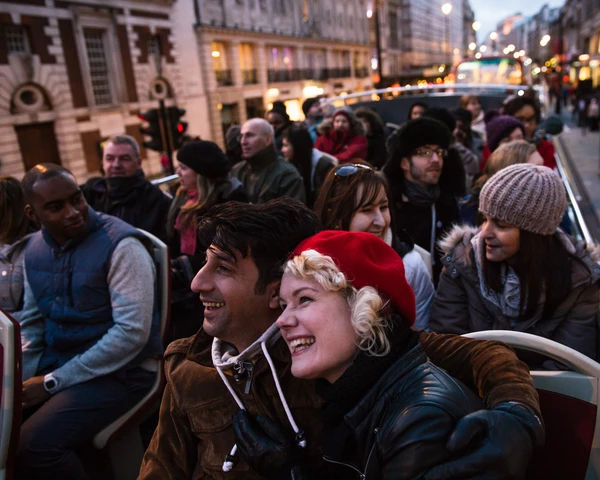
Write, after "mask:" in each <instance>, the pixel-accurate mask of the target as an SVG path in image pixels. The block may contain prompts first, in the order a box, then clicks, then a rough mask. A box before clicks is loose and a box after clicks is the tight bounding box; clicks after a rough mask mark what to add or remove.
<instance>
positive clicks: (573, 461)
mask: <svg viewBox="0 0 600 480" xmlns="http://www.w3.org/2000/svg"><path fill="white" fill-rule="evenodd" d="M465 336H466V337H471V338H479V339H485V340H497V341H500V342H504V343H506V344H507V345H510V346H512V347H514V348H517V349H521V350H528V351H531V352H536V353H539V354H542V355H545V356H547V357H549V358H552V359H554V360H557V361H559V362H561V363H562V364H564V365H566V366H567V367H568V368H570V369H572V370H573V371H542V370H532V371H531V376H532V378H533V381H534V384H535V386H536V388H537V390H538V393H539V396H540V407H541V410H542V417H543V420H544V425H545V427H546V444H545V446H544V447H543V448H542V449H540V451H537V452H534V455H533V458H532V460H531V464H530V466H529V469H528V475H527V478H528V479H545V480H548V479H561V480H562V479H567V478H568V479H569V480H580V479H581V480H583V479H585V480H593V479H599V478H600V418H599V416H598V395H599V392H598V388H599V379H600V364H599V363H597V362H595V361H594V360H592V359H590V358H589V357H587V356H585V355H583V354H582V353H580V352H578V351H576V350H573V349H572V348H569V347H567V346H565V345H562V344H560V343H557V342H554V341H552V340H549V339H547V338H543V337H539V336H537V335H531V334H528V333H523V332H514V331H509V330H486V331H481V332H472V333H468V334H465Z"/></svg>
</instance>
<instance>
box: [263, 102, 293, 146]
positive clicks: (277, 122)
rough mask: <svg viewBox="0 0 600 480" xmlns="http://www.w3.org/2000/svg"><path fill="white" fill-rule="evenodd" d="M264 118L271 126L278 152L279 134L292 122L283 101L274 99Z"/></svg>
mask: <svg viewBox="0 0 600 480" xmlns="http://www.w3.org/2000/svg"><path fill="white" fill-rule="evenodd" d="M265 118H266V119H267V122H269V123H270V124H271V126H272V127H273V132H274V134H275V148H276V149H277V152H279V153H280V152H281V135H282V134H283V131H284V130H285V129H286V128H288V127H289V126H290V124H291V123H292V122H291V120H290V116H289V115H288V113H287V108H286V106H285V103H283V102H282V101H281V100H276V101H274V102H273V108H272V109H271V110H269V111H268V112H267V114H266V116H265Z"/></svg>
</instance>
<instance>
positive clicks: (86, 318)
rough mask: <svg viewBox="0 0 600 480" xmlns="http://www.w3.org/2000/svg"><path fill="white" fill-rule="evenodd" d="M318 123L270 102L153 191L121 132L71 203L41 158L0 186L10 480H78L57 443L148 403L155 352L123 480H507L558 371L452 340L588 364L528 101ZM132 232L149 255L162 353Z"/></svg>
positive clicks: (540, 432)
mask: <svg viewBox="0 0 600 480" xmlns="http://www.w3.org/2000/svg"><path fill="white" fill-rule="evenodd" d="M326 105H327V104H326V103H324V102H323V101H321V99H318V98H311V99H308V100H306V101H305V102H304V105H303V108H302V109H303V112H304V114H305V117H306V120H305V121H304V122H291V121H290V118H289V116H288V114H287V112H286V110H285V104H284V103H283V102H275V103H274V104H273V109H272V110H271V111H269V112H268V113H267V115H266V116H265V119H262V118H252V119H249V120H248V121H246V122H245V123H244V124H243V125H240V126H235V127H233V128H231V129H230V131H228V132H227V149H226V152H224V151H223V150H222V149H221V148H220V147H219V146H218V145H217V144H215V143H213V142H210V141H205V140H200V139H194V140H191V141H189V142H188V143H186V144H185V145H183V146H182V147H181V148H180V149H179V150H178V151H177V154H176V158H177V169H176V173H177V174H178V176H179V185H178V187H177V188H176V189H175V190H173V191H172V192H171V193H169V194H168V193H166V192H164V191H163V190H161V189H159V188H158V187H156V186H154V185H152V183H151V182H149V181H148V179H147V178H146V176H145V175H144V172H143V170H142V163H141V158H140V151H139V147H138V145H137V143H136V141H135V140H134V139H133V138H132V137H129V136H127V135H119V136H115V137H111V138H109V139H107V141H106V142H105V144H104V150H103V161H102V173H103V176H102V177H97V178H92V179H90V180H88V181H87V182H86V183H85V184H84V185H81V186H80V185H78V184H77V182H76V179H75V178H74V176H73V175H72V173H71V172H69V171H68V170H67V169H65V168H63V167H61V166H58V165H54V164H39V165H36V166H35V167H33V168H32V169H31V170H30V171H28V172H27V173H26V174H25V176H24V178H23V179H22V180H21V181H18V180H16V179H14V178H9V177H4V178H0V212H2V218H3V220H4V221H3V222H2V226H1V227H0V263H1V264H2V267H3V273H2V276H1V277H0V291H1V292H2V295H1V296H0V308H2V309H3V310H5V311H6V312H8V313H10V314H11V315H12V316H13V317H14V318H15V319H16V320H17V321H18V322H19V323H20V325H21V332H22V350H23V351H22V354H23V409H24V410H23V423H22V427H21V436H20V442H19V452H18V457H17V471H18V474H19V478H30V479H37V478H59V477H60V478H66V479H71V478H73V479H84V478H89V476H88V472H86V470H85V466H84V464H83V463H82V461H81V459H80V458H79V457H78V455H77V450H78V448H79V447H80V446H81V445H82V444H85V443H86V442H89V441H90V440H91V438H92V437H93V435H94V434H95V433H96V432H97V431H99V430H100V429H101V428H103V427H104V426H105V425H107V424H108V423H110V422H111V421H112V420H114V419H115V418H117V417H118V416H119V415H120V414H122V413H123V412H124V411H126V410H127V409H129V408H130V407H131V406H132V405H134V404H135V403H136V402H137V401H138V400H139V399H140V398H141V397H142V396H143V395H144V393H145V392H147V391H148V390H149V388H150V385H151V384H152V382H153V381H154V378H155V373H156V371H157V368H161V366H162V364H161V362H160V358H161V355H163V351H164V357H163V358H164V369H165V374H166V379H167V381H166V387H165V390H164V394H163V397H162V402H161V407H160V411H159V416H158V423H157V426H156V429H155V431H154V435H153V436H152V439H151V441H150V444H149V446H148V449H147V451H146V454H145V456H144V460H143V463H142V465H141V469H140V473H139V478H140V479H144V480H150V479H168V478H172V479H185V478H190V479H191V478H197V477H200V478H240V479H241V478H244V479H250V478H273V479H276V478H277V479H278V478H354V477H356V478H394V479H396V478H407V479H408V478H421V477H423V476H424V478H428V479H444V478H456V477H457V476H459V475H464V476H473V475H476V474H477V472H487V473H490V472H492V473H493V474H494V475H496V476H497V478H520V477H521V476H522V475H524V472H525V469H526V467H527V463H528V460H529V458H530V456H531V452H532V451H533V449H535V448H536V447H539V446H541V445H542V444H543V440H544V428H543V420H542V419H541V416H540V410H539V403H538V398H537V393H536V391H535V388H534V387H533V383H532V381H531V378H530V376H529V368H536V369H539V368H542V369H561V368H564V367H563V366H561V365H560V364H558V363H557V362H554V361H549V360H547V359H543V358H539V357H538V356H533V355H526V354H520V357H517V355H515V354H514V353H513V352H512V351H511V350H509V349H507V348H506V347H504V346H503V345H502V344H499V343H496V342H487V341H478V340H471V339H467V338H464V337H460V336H457V335H456V334H462V333H466V332H472V331H477V330H490V329H508V330H518V331H523V332H528V333H533V334H536V335H540V336H543V337H546V338H549V339H552V340H555V341H557V342H560V343H562V344H564V345H567V346H569V347H571V348H573V349H575V350H578V351H580V352H582V353H583V354H585V355H587V356H589V357H590V358H592V359H594V360H597V359H598V354H599V351H600V350H599V343H598V342H599V340H600V337H599V335H598V307H599V303H600V296H599V293H600V267H599V266H598V264H597V263H596V260H597V257H596V252H595V251H594V250H593V247H594V246H592V245H585V244H584V243H583V242H582V241H577V240H575V239H574V238H573V237H571V236H570V235H569V222H568V219H567V218H566V217H565V208H566V197H565V191H564V187H563V185H562V183H561V181H560V178H559V177H558V176H557V174H556V172H555V171H553V169H554V167H555V166H556V165H555V164H554V151H553V146H552V143H551V142H550V141H549V139H548V138H547V136H546V134H545V132H544V131H542V130H540V128H539V125H540V123H541V120H542V119H541V110H540V108H539V105H538V104H537V102H536V100H535V98H533V97H530V96H528V95H525V96H521V97H512V98H508V99H507V100H506V101H505V102H504V104H503V106H502V108H501V111H493V112H484V111H483V109H482V107H481V103H480V102H479V99H478V98H477V97H476V96H472V95H468V96H465V97H463V98H461V100H460V103H459V105H457V108H456V109H455V110H452V111H449V110H446V109H440V108H430V107H429V106H428V105H427V104H426V103H422V102H418V103H415V104H413V105H412V106H411V108H410V110H409V114H408V118H407V121H406V122H405V123H404V124H403V125H401V126H399V128H397V129H395V130H393V131H390V129H389V128H388V127H387V126H386V125H385V124H384V122H383V121H382V119H381V118H380V117H379V115H378V114H377V113H376V112H375V111H373V110H370V109H366V108H361V109H358V110H356V111H353V110H352V109H350V108H348V107H344V108H340V109H334V110H333V111H331V110H332V109H330V108H326ZM138 229H143V230H145V231H147V232H150V233H152V234H153V235H155V236H157V237H158V238H160V239H162V240H163V241H164V242H165V243H166V244H167V245H168V248H169V251H170V257H171V305H170V307H171V325H170V329H169V331H168V334H167V337H166V341H167V345H161V336H160V332H159V325H158V310H159V308H158V296H157V294H156V283H157V282H156V269H155V265H154V263H153V260H152V257H151V255H150V254H149V252H150V248H151V247H150V245H148V243H147V238H146V237H145V236H144V235H143V234H142V233H141V232H140V231H139V230H138ZM465 444H468V445H469V449H467V450H465V449H464V445H465ZM234 445H235V446H234ZM224 458H225V462H223V459H224ZM223 472H227V473H223ZM495 478H496V477H495Z"/></svg>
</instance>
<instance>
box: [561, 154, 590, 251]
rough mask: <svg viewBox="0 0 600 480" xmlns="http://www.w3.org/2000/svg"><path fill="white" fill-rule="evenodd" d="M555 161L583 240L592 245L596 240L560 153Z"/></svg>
mask: <svg viewBox="0 0 600 480" xmlns="http://www.w3.org/2000/svg"><path fill="white" fill-rule="evenodd" d="M561 151H562V149H561ZM554 160H555V161H556V167H557V170H558V174H559V175H560V179H561V180H562V183H563V184H564V186H565V190H566V192H567V197H568V198H569V204H570V205H571V208H572V209H573V213H574V214H575V218H576V220H577V225H578V226H579V229H580V230H581V235H582V236H583V240H584V241H585V243H587V244H588V245H592V244H593V243H594V238H593V237H592V234H591V233H590V230H589V228H588V226H587V223H586V222H585V219H584V218H583V214H582V213H581V209H580V208H579V203H578V201H577V195H575V192H574V191H573V187H572V186H571V183H570V182H569V175H568V174H567V170H566V169H565V167H564V165H563V162H562V160H561V158H560V155H559V154H558V152H555V153H554Z"/></svg>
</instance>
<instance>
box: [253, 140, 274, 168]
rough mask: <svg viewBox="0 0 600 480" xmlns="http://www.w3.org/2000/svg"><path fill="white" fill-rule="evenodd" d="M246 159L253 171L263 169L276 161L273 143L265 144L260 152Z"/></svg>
mask: <svg viewBox="0 0 600 480" xmlns="http://www.w3.org/2000/svg"><path fill="white" fill-rule="evenodd" d="M246 161H247V162H248V165H249V166H250V168H251V170H253V171H257V170H263V169H265V168H266V167H268V166H269V165H271V164H273V163H275V162H276V161H277V151H276V150H275V145H274V144H271V145H267V146H266V147H265V148H263V149H262V150H261V151H260V152H257V153H256V154H254V155H253V156H251V157H250V158H247V159H246Z"/></svg>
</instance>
